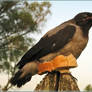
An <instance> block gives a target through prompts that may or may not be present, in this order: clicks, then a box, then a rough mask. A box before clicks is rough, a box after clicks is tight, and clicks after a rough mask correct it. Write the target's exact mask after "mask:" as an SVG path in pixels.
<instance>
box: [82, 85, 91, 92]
mask: <svg viewBox="0 0 92 92" xmlns="http://www.w3.org/2000/svg"><path fill="white" fill-rule="evenodd" d="M84 90H86V91H92V85H90V84H89V85H87V86H86V87H85V89H84Z"/></svg>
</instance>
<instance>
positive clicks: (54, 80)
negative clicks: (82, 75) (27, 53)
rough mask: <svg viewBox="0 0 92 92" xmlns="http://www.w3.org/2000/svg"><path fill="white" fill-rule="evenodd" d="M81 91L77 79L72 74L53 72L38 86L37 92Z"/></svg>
mask: <svg viewBox="0 0 92 92" xmlns="http://www.w3.org/2000/svg"><path fill="white" fill-rule="evenodd" d="M41 90H45V91H50V92H51V91H79V88H78V86H77V83H76V79H75V78H74V77H73V76H72V75H71V73H60V72H52V73H48V74H47V75H46V76H45V78H44V79H43V80H42V81H41V82H40V84H38V85H37V87H36V88H35V91H41Z"/></svg>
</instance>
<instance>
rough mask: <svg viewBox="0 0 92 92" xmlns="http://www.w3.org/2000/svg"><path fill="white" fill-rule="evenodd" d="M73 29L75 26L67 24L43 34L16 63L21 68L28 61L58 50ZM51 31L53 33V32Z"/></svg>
mask: <svg viewBox="0 0 92 92" xmlns="http://www.w3.org/2000/svg"><path fill="white" fill-rule="evenodd" d="M75 31H76V28H75V27H74V26H72V25H68V26H66V27H64V28H63V29H61V30H58V31H57V32H55V30H51V32H48V33H47V34H46V35H45V36H43V37H42V38H41V40H40V41H39V42H38V43H37V44H36V45H35V46H33V47H32V48H31V49H30V50H29V51H28V52H27V53H26V54H25V55H24V56H23V57H22V59H21V60H20V62H19V63H18V64H17V65H18V66H19V68H22V67H23V66H24V65H25V64H26V63H28V62H31V61H33V60H38V59H39V58H41V57H43V56H45V55H47V54H49V53H53V52H56V51H58V50H59V49H61V48H63V47H64V45H65V44H67V43H68V42H69V40H70V39H71V38H72V37H73V35H74V33H75ZM53 32H55V33H54V34H53Z"/></svg>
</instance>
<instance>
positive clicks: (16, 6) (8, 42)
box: [0, 1, 51, 75]
mask: <svg viewBox="0 0 92 92" xmlns="http://www.w3.org/2000/svg"><path fill="white" fill-rule="evenodd" d="M50 6H51V5H50V3H49V2H40V3H38V2H27V1H26V2H25V1H2V2H0V71H5V72H6V73H8V74H10V75H13V74H14V72H15V68H14V66H15V65H16V62H17V61H18V60H19V59H20V56H22V55H23V54H24V53H25V52H26V51H27V50H28V48H29V46H32V42H33V41H34V39H33V38H32V37H30V34H31V33H34V32H39V31H41V29H40V28H41V24H44V23H45V21H46V19H47V15H48V14H50Z"/></svg>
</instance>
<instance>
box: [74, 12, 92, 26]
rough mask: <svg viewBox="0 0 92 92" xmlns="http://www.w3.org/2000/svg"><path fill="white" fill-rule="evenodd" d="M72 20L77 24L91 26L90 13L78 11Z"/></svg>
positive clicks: (91, 15) (91, 14) (91, 18)
mask: <svg viewBox="0 0 92 92" xmlns="http://www.w3.org/2000/svg"><path fill="white" fill-rule="evenodd" d="M74 20H75V22H76V24H77V25H79V26H81V27H84V26H86V27H87V26H90V27H91V26H92V13H89V12H83V13H79V14H78V15H76V16H75V17H74Z"/></svg>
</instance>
